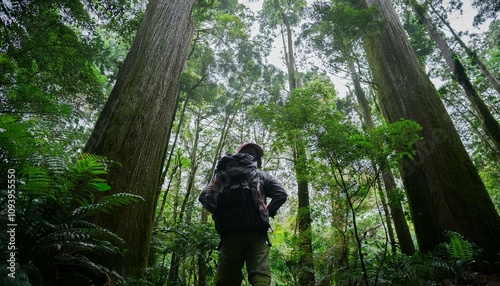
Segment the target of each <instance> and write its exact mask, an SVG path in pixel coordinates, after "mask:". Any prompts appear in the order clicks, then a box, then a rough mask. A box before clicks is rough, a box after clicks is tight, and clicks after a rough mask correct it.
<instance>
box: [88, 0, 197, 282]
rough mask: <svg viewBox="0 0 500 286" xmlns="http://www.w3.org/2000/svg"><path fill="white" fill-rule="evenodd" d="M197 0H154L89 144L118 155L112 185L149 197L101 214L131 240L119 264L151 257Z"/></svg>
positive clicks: (135, 269)
mask: <svg viewBox="0 0 500 286" xmlns="http://www.w3.org/2000/svg"><path fill="white" fill-rule="evenodd" d="M195 2H196V1H195V0H189V1H186V0H168V1H167V0H151V1H150V2H149V4H148V7H147V9H146V13H145V15H144V18H143V20H142V22H141V25H140V27H139V30H138V32H137V35H136V37H135V39H134V41H133V43H132V47H131V49H130V51H129V54H128V55H127V57H126V59H125V61H124V63H123V66H122V67H121V69H120V72H119V73H118V77H117V80H116V84H115V86H114V88H113V90H112V92H111V95H110V97H109V99H108V101H107V103H106V105H105V107H104V109H103V111H102V112H101V115H100V117H99V119H98V121H97V123H96V126H95V128H94V130H93V132H92V134H91V136H90V139H89V141H88V142H87V144H86V146H85V149H84V151H85V152H89V153H94V154H98V155H101V156H104V157H106V158H108V159H109V160H112V161H113V162H116V163H113V164H111V168H110V171H109V175H108V178H107V179H108V182H109V184H110V185H111V188H112V190H111V192H113V193H117V192H129V193H134V194H137V195H140V196H142V197H143V198H144V201H141V202H139V203H135V204H133V205H130V206H127V207H126V208H127V209H126V210H123V209H116V210H114V211H112V212H110V213H108V214H103V215H101V216H100V217H97V218H96V220H97V223H98V224H100V225H102V226H104V227H107V228H108V229H110V230H111V231H113V232H114V233H116V234H118V235H119V236H121V237H122V238H124V239H125V241H126V245H125V246H126V249H127V251H126V253H125V257H122V258H120V259H116V260H115V261H114V262H113V263H114V266H117V265H118V268H119V269H118V271H119V272H120V273H121V274H122V275H124V276H126V277H142V276H143V270H144V268H145V267H146V265H147V261H148V251H149V250H148V249H149V243H150V238H151V233H152V226H153V219H154V210H155V206H156V200H155V198H157V191H158V185H159V184H160V176H161V171H162V167H163V164H164V158H165V153H166V149H167V142H168V138H169V136H170V129H171V126H172V121H173V118H174V114H175V110H176V107H177V101H178V93H179V75H180V72H181V70H182V69H183V67H184V64H185V61H186V59H187V55H188V50H189V45H190V41H191V38H192V34H193V29H194V25H193V23H192V21H191V11H192V8H193V5H194V3H195Z"/></svg>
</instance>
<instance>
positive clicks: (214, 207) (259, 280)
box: [199, 143, 287, 286]
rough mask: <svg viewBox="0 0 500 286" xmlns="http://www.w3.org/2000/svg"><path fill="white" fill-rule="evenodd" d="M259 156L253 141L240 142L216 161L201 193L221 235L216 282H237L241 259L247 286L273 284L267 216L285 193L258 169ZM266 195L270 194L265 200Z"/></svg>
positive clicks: (281, 201) (283, 201) (285, 197)
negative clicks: (232, 151)
mask: <svg viewBox="0 0 500 286" xmlns="http://www.w3.org/2000/svg"><path fill="white" fill-rule="evenodd" d="M263 156H264V151H263V150H262V148H261V147H260V146H259V145H257V144H255V143H244V144H242V145H240V147H239V148H238V149H237V150H236V152H235V153H234V154H233V155H226V156H224V157H222V158H221V160H219V162H218V163H217V167H216V170H215V175H214V177H213V178H212V180H211V182H210V183H209V184H207V185H206V186H205V187H204V188H203V190H202V192H201V194H200V196H199V201H200V202H201V204H202V205H203V206H204V207H205V208H206V209H207V210H208V211H209V212H210V213H211V214H212V217H213V219H214V221H215V226H216V229H217V231H218V232H219V234H220V236H221V248H220V252H219V266H218V268H217V275H216V278H215V284H216V285H228V286H233V285H240V284H241V281H242V280H243V275H242V273H241V270H242V268H243V264H244V263H246V267H247V272H248V281H249V282H250V284H252V285H253V286H264V285H265V286H268V285H269V284H270V283H271V270H270V267H269V247H270V245H269V240H268V237H267V231H268V229H269V227H270V225H269V217H274V216H275V215H276V213H277V211H278V209H279V208H280V207H281V205H283V203H285V201H286V199H287V194H286V191H285V189H284V188H283V186H282V185H281V184H280V182H278V180H276V179H275V178H274V177H273V176H271V175H270V174H268V173H267V172H264V171H262V170H258V169H257V168H260V166H261V164H262V157H263ZM267 198H271V201H270V202H269V204H268V203H267Z"/></svg>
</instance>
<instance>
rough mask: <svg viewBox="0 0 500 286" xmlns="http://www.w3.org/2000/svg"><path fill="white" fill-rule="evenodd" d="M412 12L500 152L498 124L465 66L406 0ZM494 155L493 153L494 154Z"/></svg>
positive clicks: (416, 7) (422, 11)
mask: <svg viewBox="0 0 500 286" xmlns="http://www.w3.org/2000/svg"><path fill="white" fill-rule="evenodd" d="M408 1H409V4H410V6H411V8H412V9H413V12H414V13H415V14H416V15H417V17H418V19H419V20H420V21H421V22H422V23H423V24H424V26H425V28H426V29H427V32H428V33H429V35H430V36H431V38H432V39H433V40H434V42H436V44H437V46H438V48H439V50H440V51H441V54H442V55H443V57H444V59H445V60H446V63H447V64H448V66H449V68H450V70H451V72H452V73H453V76H454V77H455V79H456V80H457V81H458V83H459V84H460V85H461V86H462V88H463V89H464V91H465V95H466V96H467V98H468V99H469V101H470V103H471V105H472V107H473V108H474V110H475V111H476V113H477V115H478V117H479V122H481V125H482V126H483V129H484V131H485V132H486V134H488V136H489V137H490V139H491V141H493V143H494V144H495V146H496V152H495V153H500V124H498V121H497V120H496V119H495V117H493V115H492V114H491V112H490V110H489V109H488V106H486V104H485V103H484V101H483V99H482V98H481V96H480V95H479V94H478V93H477V90H476V88H475V87H474V86H473V85H472V83H471V81H470V80H469V77H468V75H467V72H466V71H465V67H464V66H463V65H462V62H461V61H460V59H459V58H458V57H457V55H456V54H455V53H454V52H453V51H452V49H451V48H450V46H449V45H448V43H446V40H445V39H444V37H443V36H442V35H441V33H440V32H439V31H438V30H437V29H436V27H435V26H434V24H432V22H431V20H430V19H429V17H428V16H427V15H426V14H425V9H424V8H423V7H422V6H421V5H419V4H418V3H417V2H416V1H415V0H408ZM494 155H495V154H494Z"/></svg>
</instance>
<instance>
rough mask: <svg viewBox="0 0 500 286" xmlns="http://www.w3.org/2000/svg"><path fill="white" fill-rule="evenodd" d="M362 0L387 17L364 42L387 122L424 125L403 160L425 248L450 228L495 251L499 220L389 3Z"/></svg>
mask: <svg viewBox="0 0 500 286" xmlns="http://www.w3.org/2000/svg"><path fill="white" fill-rule="evenodd" d="M365 1H366V2H365V3H366V4H367V5H368V6H376V7H377V8H378V10H379V11H380V13H379V14H378V16H379V18H380V19H381V20H383V21H384V22H386V25H385V26H384V28H383V29H382V30H381V32H380V34H378V35H377V36H376V37H369V38H366V41H365V49H366V53H367V58H368V62H369V65H370V68H371V70H372V73H373V78H374V81H375V83H376V84H377V93H378V97H379V101H380V107H381V109H382V113H383V114H384V117H385V118H386V119H387V120H388V121H389V122H396V121H398V120H400V119H401V118H404V119H410V120H414V121H415V122H417V123H418V124H420V125H421V126H422V127H423V131H422V135H423V136H424V138H425V139H424V140H422V141H420V142H417V143H416V144H415V145H416V151H417V155H416V156H414V157H413V159H407V161H406V164H402V165H401V168H402V169H401V171H402V178H403V183H404V185H405V189H406V191H407V195H408V200H409V203H410V207H411V211H412V215H413V220H414V223H415V231H416V234H417V239H418V243H419V246H420V250H421V251H431V250H432V249H433V248H434V247H435V246H437V245H438V244H439V243H441V242H443V241H445V236H444V233H445V231H448V230H451V231H456V232H458V233H461V234H462V235H464V236H465V238H466V239H468V240H469V241H472V242H474V243H476V244H477V245H479V246H480V247H482V248H484V249H485V250H486V251H487V254H488V253H489V254H493V255H494V253H498V251H499V250H500V240H499V239H498V237H500V217H499V215H498V213H497V212H496V210H495V208H494V205H493V203H492V201H491V198H490V197H489V195H488V193H487V191H486V188H485V187H484V184H483V182H482V181H481V178H480V177H479V175H478V173H477V170H476V169H475V167H474V165H473V164H472V162H471V160H470V158H469V156H468V154H467V152H466V151H465V148H464V146H463V144H462V142H461V141H460V137H459V135H458V133H457V131H456V129H455V127H454V126H453V123H452V121H451V119H450V117H449V115H448V113H447V112H446V109H445V107H444V105H443V103H442V101H441V100H440V98H439V96H438V94H437V91H436V89H435V88H434V86H433V85H432V82H431V81H430V79H429V77H428V76H427V75H426V74H425V71H424V70H423V69H422V67H421V66H420V65H419V63H418V60H417V57H416V55H415V53H414V52H413V50H412V49H411V47H410V44H409V42H408V39H407V38H406V36H405V33H404V30H403V28H402V26H401V23H400V22H399V19H398V17H397V15H396V13H395V11H394V9H393V7H392V6H391V1H389V0H365ZM403 163H404V162H403Z"/></svg>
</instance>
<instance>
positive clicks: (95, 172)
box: [0, 154, 142, 285]
mask: <svg viewBox="0 0 500 286" xmlns="http://www.w3.org/2000/svg"><path fill="white" fill-rule="evenodd" d="M61 162H64V161H63V160H62V159H57V158H54V159H51V160H49V161H43V162H37V163H34V161H32V163H34V164H30V165H27V166H22V168H21V167H20V168H19V170H18V172H17V173H16V174H18V177H19V181H20V184H18V185H19V189H18V191H17V195H18V201H17V205H16V218H17V221H16V222H17V225H18V228H17V238H18V239H17V240H16V247H17V248H18V249H17V250H18V254H16V257H18V260H17V261H18V262H19V263H20V268H19V272H20V273H21V272H26V273H28V274H27V275H28V277H29V280H30V281H37V280H40V281H41V282H40V283H35V284H44V285H53V284H54V283H58V285H66V284H67V285H70V284H71V285H93V284H101V285H104V284H105V283H107V281H108V282H109V281H111V282H112V283H113V285H119V284H121V283H124V279H123V278H122V277H120V275H118V274H117V273H116V272H114V271H113V270H112V269H107V268H106V267H104V266H103V265H101V264H100V263H98V262H96V261H92V260H91V258H90V257H96V256H95V255H91V254H96V255H97V256H108V255H116V254H118V255H119V254H120V253H121V251H122V249H121V246H122V245H123V239H121V238H120V237H118V236H117V235H115V234H114V233H113V232H111V231H109V230H108V229H106V228H103V227H100V226H97V225H95V224H93V223H91V222H89V221H86V220H85V219H87V218H88V217H89V216H91V215H94V214H96V213H98V212H102V211H104V212H107V211H109V210H111V209H112V208H115V207H121V206H124V205H128V204H131V203H134V202H137V201H139V200H140V199H142V198H141V197H139V196H137V195H133V194H128V193H127V194H125V193H119V194H113V195H109V196H103V197H101V198H100V200H99V201H97V202H94V200H95V197H94V193H95V192H106V191H107V190H109V189H110V187H109V185H108V184H107V183H106V181H105V179H104V178H103V177H102V176H104V175H106V174H107V162H106V161H105V160H104V159H103V158H101V157H98V156H95V155H89V154H84V155H82V156H81V157H80V158H79V159H78V160H77V161H76V162H74V163H72V164H69V165H64V164H62V163H61ZM2 192H5V191H2ZM6 197H7V196H6V194H2V196H1V198H0V207H1V209H0V216H1V217H2V218H5V217H7V215H6V211H7V209H8V208H7V207H6V206H5V205H4V204H5V203H6V200H5V198H6ZM1 235H4V234H0V236H1ZM2 241H4V239H3V237H2ZM2 256H3V257H7V256H5V255H3V254H2ZM65 283H66V284H65ZM26 285H29V284H26Z"/></svg>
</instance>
